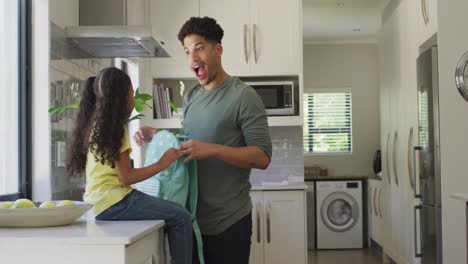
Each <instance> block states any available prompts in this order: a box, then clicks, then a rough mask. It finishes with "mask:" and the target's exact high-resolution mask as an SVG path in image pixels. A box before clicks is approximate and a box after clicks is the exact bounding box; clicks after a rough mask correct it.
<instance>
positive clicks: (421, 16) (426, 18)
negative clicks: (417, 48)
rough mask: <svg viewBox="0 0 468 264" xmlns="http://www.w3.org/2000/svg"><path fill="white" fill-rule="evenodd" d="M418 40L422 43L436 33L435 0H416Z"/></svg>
mask: <svg viewBox="0 0 468 264" xmlns="http://www.w3.org/2000/svg"><path fill="white" fill-rule="evenodd" d="M416 2H417V8H416V10H415V12H416V13H417V18H418V22H417V24H418V34H417V35H418V37H419V38H418V42H419V45H421V44H423V43H424V42H426V40H428V39H429V38H430V37H432V35H434V34H435V33H437V23H438V22H437V0H417V1H416Z"/></svg>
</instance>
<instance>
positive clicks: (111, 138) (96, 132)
mask: <svg viewBox="0 0 468 264" xmlns="http://www.w3.org/2000/svg"><path fill="white" fill-rule="evenodd" d="M133 107H134V99H133V88H132V84H131V81H130V78H129V77H128V75H127V74H126V73H125V72H123V71H122V70H119V69H117V68H113V67H110V68H106V69H103V70H102V71H100V72H99V73H98V74H97V76H96V77H90V78H89V79H88V80H87V82H86V87H85V89H84V91H83V95H82V100H81V103H80V108H79V112H78V117H77V123H76V127H75V129H74V131H73V138H72V142H71V144H70V145H69V149H68V155H67V172H68V173H69V174H70V175H76V174H79V173H82V172H83V171H86V192H85V194H84V197H83V198H84V200H85V201H86V202H87V203H90V204H92V205H94V206H93V209H92V213H93V214H94V215H95V218H96V219H97V220H155V219H157V220H165V222H166V225H167V231H168V237H169V249H170V252H171V257H172V263H177V264H186V263H191V260H192V222H191V216H190V214H189V213H188V211H187V210H186V209H185V208H183V207H181V206H179V205H177V204H175V203H172V202H169V201H166V200H162V199H159V198H155V197H152V196H148V195H146V194H144V193H142V192H139V191H137V190H134V189H132V187H131V186H130V185H131V184H134V183H137V182H140V181H143V180H146V179H148V178H150V177H152V176H153V175H155V174H157V173H159V172H160V171H162V170H164V169H166V168H167V167H169V166H170V165H171V164H172V163H174V162H175V161H176V160H177V159H178V158H179V157H180V155H179V154H177V153H178V152H177V151H176V150H175V149H170V150H168V151H167V152H166V153H165V154H164V155H163V156H162V158H161V159H160V160H159V161H158V162H156V163H154V164H152V165H150V166H148V167H144V168H135V169H134V168H132V167H131V164H130V157H129V155H130V152H131V148H130V141H129V140H130V139H129V136H128V131H127V126H126V125H127V122H128V119H129V117H130V114H131V112H132V110H133Z"/></svg>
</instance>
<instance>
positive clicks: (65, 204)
mask: <svg viewBox="0 0 468 264" xmlns="http://www.w3.org/2000/svg"><path fill="white" fill-rule="evenodd" d="M74 204H75V203H74V202H73V201H70V200H63V201H61V202H60V203H58V204H57V206H69V205H74Z"/></svg>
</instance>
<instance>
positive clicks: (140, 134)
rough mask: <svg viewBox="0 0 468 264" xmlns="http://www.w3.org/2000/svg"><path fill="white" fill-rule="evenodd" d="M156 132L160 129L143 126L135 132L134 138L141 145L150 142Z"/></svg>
mask: <svg viewBox="0 0 468 264" xmlns="http://www.w3.org/2000/svg"><path fill="white" fill-rule="evenodd" d="M156 133H158V129H156V128H152V127H148V126H143V127H140V129H139V130H138V131H137V132H136V133H135V135H134V136H133V140H135V143H137V144H138V146H140V147H141V145H143V144H144V143H149V142H150V141H151V139H152V138H153V136H154V135H155V134H156Z"/></svg>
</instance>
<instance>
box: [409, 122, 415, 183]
mask: <svg viewBox="0 0 468 264" xmlns="http://www.w3.org/2000/svg"><path fill="white" fill-rule="evenodd" d="M413 134H414V128H413V127H411V128H410V131H409V137H408V177H409V181H410V186H411V190H412V191H413V192H414V182H413V171H414V170H413V161H412V160H411V156H412V155H411V154H412V153H411V151H412V150H413Z"/></svg>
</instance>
